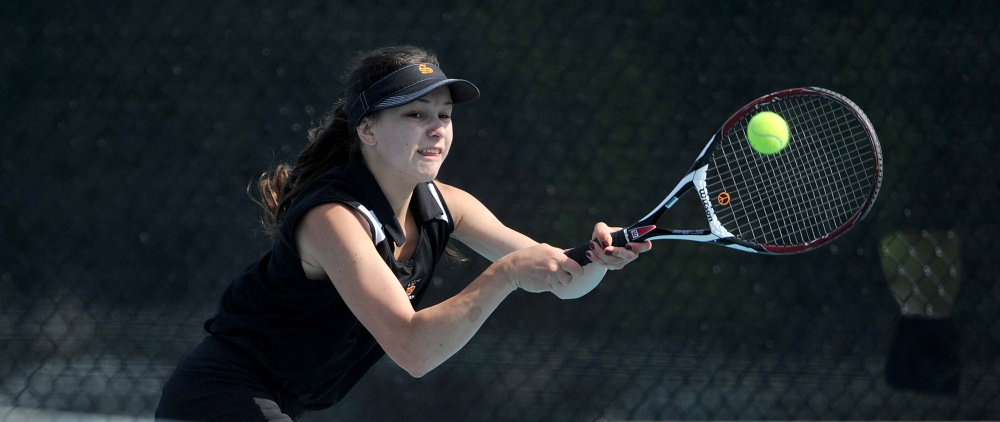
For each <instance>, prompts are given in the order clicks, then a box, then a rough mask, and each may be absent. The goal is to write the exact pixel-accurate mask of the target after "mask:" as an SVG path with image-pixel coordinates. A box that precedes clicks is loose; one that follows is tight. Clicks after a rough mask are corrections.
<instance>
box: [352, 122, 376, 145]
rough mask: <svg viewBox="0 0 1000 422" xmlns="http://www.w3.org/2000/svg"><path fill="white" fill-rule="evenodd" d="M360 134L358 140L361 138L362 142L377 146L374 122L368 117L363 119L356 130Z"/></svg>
mask: <svg viewBox="0 0 1000 422" xmlns="http://www.w3.org/2000/svg"><path fill="white" fill-rule="evenodd" d="M355 130H356V131H357V134H358V138H361V142H363V143H365V144H368V145H374V144H375V133H374V132H373V131H372V120H371V119H369V118H368V117H367V116H366V117H364V118H362V119H361V122H360V123H358V127H356V128H355Z"/></svg>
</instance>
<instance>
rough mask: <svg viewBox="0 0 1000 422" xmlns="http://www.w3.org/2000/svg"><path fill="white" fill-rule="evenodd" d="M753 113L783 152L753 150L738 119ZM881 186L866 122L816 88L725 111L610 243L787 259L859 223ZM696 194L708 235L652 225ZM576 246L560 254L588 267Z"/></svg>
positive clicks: (839, 98)
mask: <svg viewBox="0 0 1000 422" xmlns="http://www.w3.org/2000/svg"><path fill="white" fill-rule="evenodd" d="M762 111H772V112H774V113H777V114H778V115H780V116H781V117H783V118H784V119H785V121H786V122H788V128H789V133H790V134H791V136H790V138H789V142H788V146H787V147H785V148H784V149H783V150H781V151H780V152H778V153H776V154H770V155H765V154H761V153H759V152H757V151H756V150H754V149H753V148H752V147H751V146H750V143H749V141H748V140H747V133H746V132H747V122H749V120H750V118H751V117H753V116H754V115H755V114H757V113H760V112H762ZM881 183H882V150H881V147H880V146H879V142H878V137H877V136H876V135H875V129H874V128H873V127H872V124H871V122H870V121H869V120H868V117H867V116H865V114H864V112H862V111H861V109H860V108H858V106H857V105H855V104H854V103H853V102H852V101H851V100H849V99H847V98H846V97H844V96H843V95H840V94H837V93H835V92H832V91H829V90H826V89H822V88H794V89H788V90H784V91H779V92H775V93H773V94H769V95H765V96H763V97H761V98H758V99H756V100H754V101H753V102H751V103H750V104H747V105H746V106H744V107H743V108H741V109H740V110H739V111H737V112H736V114H733V116H732V117H730V118H729V119H728V120H726V122H725V123H724V124H723V125H722V128H720V129H719V131H718V132H716V133H715V135H713V136H712V138H711V139H710V140H709V141H708V144H707V145H705V148H704V149H703V150H702V152H701V154H700V155H699V156H698V158H697V159H696V160H695V161H694V165H692V166H691V169H690V170H689V171H688V173H687V175H685V176H684V177H683V178H682V179H681V181H680V182H679V183H678V184H677V186H676V187H674V189H673V191H671V192H670V194H669V195H667V197H666V198H664V199H663V201H661V202H660V204H659V205H657V206H656V208H655V209H653V211H652V212H650V213H649V214H648V215H646V216H645V217H643V218H642V219H641V220H639V221H638V222H637V223H635V224H633V225H631V226H629V227H627V228H625V229H623V230H619V231H617V232H614V233H613V234H612V238H613V242H612V245H614V246H624V245H625V244H627V243H628V242H637V241H644V240H665V239H677V240H689V241H695V242H703V243H713V244H716V245H721V246H726V247H729V248H733V249H738V250H741V251H746V252H756V253H764V254H794V253H800V252H805V251H808V250H812V249H815V248H818V247H820V246H823V245H825V244H827V243H830V242H831V241H833V240H834V239H836V238H838V237H840V236H841V235H843V234H844V233H845V232H847V230H848V229H850V228H851V227H852V226H854V225H855V224H856V223H857V222H858V221H860V220H861V219H862V218H864V216H865V214H867V212H868V210H869V209H870V208H871V205H872V203H873V202H874V201H875V197H876V196H877V195H878V191H879V187H880V186H881ZM691 190H694V191H695V192H697V194H698V197H699V198H700V199H701V203H702V205H703V206H704V208H705V216H706V217H707V219H708V227H709V228H708V229H700V230H674V229H667V228H662V227H657V226H656V223H657V220H659V219H660V216H662V215H663V214H664V212H666V211H667V209H669V208H670V207H672V206H673V205H674V204H675V203H676V202H677V201H678V199H680V197H681V196H682V195H684V194H685V193H687V192H688V191H691ZM589 248H590V247H589V243H584V244H582V245H580V246H577V247H575V248H573V249H571V250H569V251H567V252H566V255H568V256H569V257H570V258H572V259H573V260H574V261H576V262H578V263H580V265H586V264H588V263H590V259H588V258H587V255H586V252H587V250H588V249H589Z"/></svg>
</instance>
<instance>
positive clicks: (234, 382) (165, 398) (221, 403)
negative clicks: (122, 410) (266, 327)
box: [156, 336, 303, 422]
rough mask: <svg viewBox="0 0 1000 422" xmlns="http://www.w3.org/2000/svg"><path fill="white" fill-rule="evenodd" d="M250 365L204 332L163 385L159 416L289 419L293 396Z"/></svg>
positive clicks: (297, 411)
mask: <svg viewBox="0 0 1000 422" xmlns="http://www.w3.org/2000/svg"><path fill="white" fill-rule="evenodd" d="M257 373H260V372H259V371H255V370H254V368H253V364H252V363H249V362H248V361H247V359H246V358H244V357H242V356H241V355H240V354H238V353H237V352H235V351H233V350H231V349H230V348H228V347H227V346H226V345H225V343H223V342H222V341H220V340H218V339H216V338H215V337H212V336H208V337H207V338H205V340H204V341H202V343H201V344H200V345H198V347H196V348H195V349H194V350H192V351H191V352H190V353H188V354H187V356H185V357H184V359H182V360H181V362H180V363H179V364H178V365H177V368H176V369H174V373H173V374H172V375H171V376H170V378H169V379H167V382H166V384H164V386H163V394H162V395H161V396H160V403H159V404H158V405H157V407H156V419H157V420H174V421H261V422H265V421H288V422H290V421H292V420H293V419H294V418H297V417H299V416H301V415H302V413H303V408H302V406H301V405H300V404H299V403H298V401H297V400H295V399H293V398H290V397H288V396H287V395H283V394H280V393H279V392H277V391H276V390H275V389H273V388H269V387H267V386H266V385H265V383H263V382H261V380H260V379H259V377H258V376H257V375H256V374H257Z"/></svg>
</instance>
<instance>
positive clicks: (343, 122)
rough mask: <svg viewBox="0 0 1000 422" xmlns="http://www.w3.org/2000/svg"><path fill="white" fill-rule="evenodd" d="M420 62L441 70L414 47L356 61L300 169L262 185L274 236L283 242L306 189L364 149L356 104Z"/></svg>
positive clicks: (274, 173)
mask: <svg viewBox="0 0 1000 422" xmlns="http://www.w3.org/2000/svg"><path fill="white" fill-rule="evenodd" d="M417 63H432V64H435V65H438V60H437V57H435V56H434V54H433V53H431V52H429V51H427V50H424V49H421V48H418V47H413V46H398V47H386V48H380V49H378V50H374V51H370V52H367V53H363V54H361V55H359V56H358V57H357V58H355V59H354V61H353V62H352V63H351V66H349V67H348V71H347V73H346V75H345V77H344V92H343V95H342V96H341V98H340V99H339V100H337V101H336V102H335V103H334V107H333V109H332V110H331V111H329V112H327V113H326V115H325V116H323V119H322V120H321V121H320V123H319V125H318V126H316V127H313V128H312V129H310V130H309V145H308V146H306V148H305V149H304V150H302V152H301V153H300V154H299V156H298V158H297V159H296V160H295V165H294V166H289V165H287V164H280V165H278V166H277V167H276V168H275V169H273V170H271V171H269V172H266V173H264V174H262V175H261V176H260V179H259V180H258V182H257V187H258V189H259V195H260V196H259V198H255V200H256V201H257V202H258V203H259V204H260V205H261V206H262V207H263V208H264V221H263V223H264V228H265V230H266V231H267V233H268V234H270V235H271V236H272V237H274V238H280V237H281V232H280V230H281V222H282V220H283V219H284V217H285V212H287V211H288V207H289V206H290V205H291V203H292V201H293V200H294V199H295V197H296V196H298V194H299V193H300V192H302V189H304V188H305V187H306V186H307V185H308V184H309V182H312V181H313V180H314V179H316V178H317V177H318V176H320V175H322V174H323V173H326V172H328V171H330V170H331V169H333V168H335V167H337V166H340V165H343V164H346V163H347V161H348V158H349V157H350V153H351V152H352V151H356V150H357V149H358V143H359V142H360V140H359V139H358V135H357V131H356V130H355V129H354V128H352V127H348V126H349V125H348V123H347V115H348V112H350V110H349V108H350V106H351V103H353V102H354V100H355V99H356V98H358V96H359V95H361V93H362V92H364V91H365V90H366V89H367V88H368V87H370V86H371V85H372V84H374V83H375V82H377V81H378V80H379V79H382V78H383V77H385V76H386V75H388V74H390V73H392V72H393V71H395V70H397V69H399V68H402V67H404V66H409V65H411V64H417ZM376 114H377V113H376ZM371 117H373V118H374V117H375V115H372V116H371Z"/></svg>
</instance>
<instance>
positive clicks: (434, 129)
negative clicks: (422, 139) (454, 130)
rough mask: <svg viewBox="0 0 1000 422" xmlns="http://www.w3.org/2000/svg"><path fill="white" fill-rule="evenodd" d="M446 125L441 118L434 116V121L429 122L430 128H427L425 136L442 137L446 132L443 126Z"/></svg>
mask: <svg viewBox="0 0 1000 422" xmlns="http://www.w3.org/2000/svg"><path fill="white" fill-rule="evenodd" d="M447 125H448V123H447V122H445V121H444V120H441V118H435V119H434V121H433V122H431V127H430V129H428V130H427V136H428V137H431V138H443V137H444V135H445V133H446V129H445V127H446V126H447Z"/></svg>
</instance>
